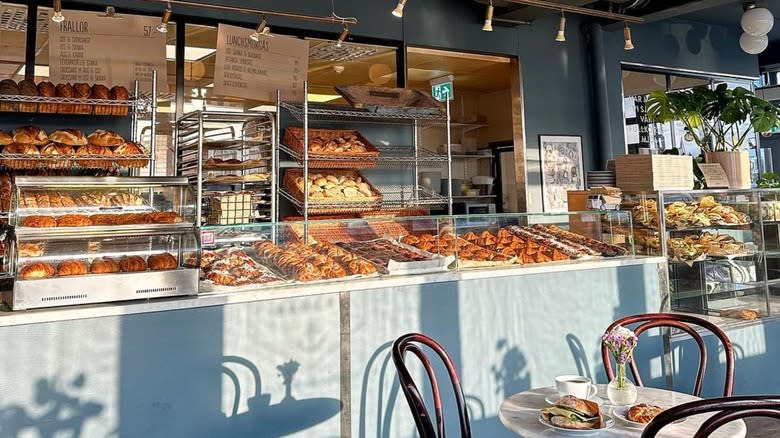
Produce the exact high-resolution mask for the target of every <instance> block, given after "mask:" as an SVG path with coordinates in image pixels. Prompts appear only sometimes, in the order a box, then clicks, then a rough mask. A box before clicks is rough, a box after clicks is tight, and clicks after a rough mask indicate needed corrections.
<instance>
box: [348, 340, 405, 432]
mask: <svg viewBox="0 0 780 438" xmlns="http://www.w3.org/2000/svg"><path fill="white" fill-rule="evenodd" d="M392 346H393V342H392V341H390V342H386V343H384V344H382V345H381V346H380V347H379V348H378V349H377V350H376V351H375V352H374V354H372V355H371V357H370V358H369V359H368V363H367V364H366V368H365V369H364V371H363V382H362V384H361V390H360V420H359V424H358V431H359V434H358V436H361V437H363V436H366V437H367V436H375V437H377V438H388V437H390V424H391V421H390V420H391V419H392V417H393V412H394V411H395V406H396V401H397V400H398V393H399V391H400V390H401V384H400V383H399V381H398V374H397V373H396V372H395V367H393V368H392V369H391V368H390V364H391V363H392V354H391V348H392ZM380 359H381V361H382V362H381V364H377V361H379V360H380ZM375 366H379V377H378V379H377V380H378V385H377V397H376V417H377V418H376V430H375V431H374V432H375V433H373V434H367V433H366V428H367V426H366V417H367V408H368V385H369V378H370V376H371V375H372V374H373V372H372V370H373V369H374V367H375ZM388 378H391V379H392V382H393V383H392V384H391V386H390V390H389V391H388V394H387V396H386V397H385V382H386V381H387V379H388Z"/></svg>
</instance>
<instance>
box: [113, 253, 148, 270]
mask: <svg viewBox="0 0 780 438" xmlns="http://www.w3.org/2000/svg"><path fill="white" fill-rule="evenodd" d="M119 267H120V268H121V269H122V272H141V271H145V270H146V260H144V259H143V257H139V256H128V257H122V259H121V260H120V261H119Z"/></svg>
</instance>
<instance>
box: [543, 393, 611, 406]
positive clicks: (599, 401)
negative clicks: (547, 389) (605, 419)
mask: <svg viewBox="0 0 780 438" xmlns="http://www.w3.org/2000/svg"><path fill="white" fill-rule="evenodd" d="M561 397H563V396H562V395H560V394H558V393H557V392H555V393H552V394H550V395H548V396H547V397H545V398H544V401H546V402H547V403H549V404H551V405H554V404H555V403H556V402H557V401H558V400H559V399H560V398H561ZM588 400H589V401H592V402H593V403H596V404H597V405H599V406H601V405H603V404H604V399H603V398H601V397H599V396H597V395H594V396H593V397H591V398H589V399H588Z"/></svg>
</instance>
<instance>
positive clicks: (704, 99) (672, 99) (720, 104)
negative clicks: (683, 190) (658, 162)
mask: <svg viewBox="0 0 780 438" xmlns="http://www.w3.org/2000/svg"><path fill="white" fill-rule="evenodd" d="M647 115H648V117H649V118H650V120H652V121H655V122H661V123H667V122H670V121H673V120H679V121H680V122H682V123H683V125H685V129H686V131H687V134H686V135H687V136H688V137H689V138H691V139H692V140H693V141H694V142H695V143H696V144H697V145H698V146H699V148H701V151H702V154H703V155H704V157H705V160H706V161H707V162H708V163H719V164H720V165H721V166H722V167H723V170H724V171H725V172H726V175H727V176H728V178H729V185H730V187H731V188H733V189H736V188H739V189H745V188H750V186H751V181H750V158H749V156H748V153H747V151H745V150H744V149H742V146H743V145H744V143H745V141H746V140H747V139H748V135H749V134H750V133H751V131H752V132H769V131H771V130H772V128H775V127H777V126H780V123H779V121H778V108H777V107H776V106H774V105H773V104H771V103H769V102H767V101H765V100H763V99H761V98H758V97H756V96H755V95H754V94H753V93H752V92H751V91H750V90H747V89H745V88H742V87H737V88H734V89H729V88H728V85H727V84H720V85H718V86H717V87H716V88H715V89H714V90H713V89H710V88H708V87H695V88H691V89H688V90H680V91H671V92H664V91H654V92H652V93H650V97H649V98H648V100H647ZM751 128H752V129H751Z"/></svg>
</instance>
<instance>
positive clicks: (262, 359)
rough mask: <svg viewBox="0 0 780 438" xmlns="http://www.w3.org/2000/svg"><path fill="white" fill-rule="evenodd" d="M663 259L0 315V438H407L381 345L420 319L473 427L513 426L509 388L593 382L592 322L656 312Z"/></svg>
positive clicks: (599, 373)
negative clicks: (450, 371)
mask: <svg viewBox="0 0 780 438" xmlns="http://www.w3.org/2000/svg"><path fill="white" fill-rule="evenodd" d="M664 269H665V264H664V263H663V261H662V259H631V260H628V261H626V262H622V263H612V264H610V263H601V264H599V263H591V264H585V265H581V266H577V267H560V268H549V269H546V270H540V271H534V270H524V269H515V270H498V271H495V272H493V271H486V272H485V271H480V272H473V273H469V272H464V273H444V274H440V275H439V276H433V277H431V278H428V279H426V280H425V281H424V282H423V281H421V280H419V279H417V280H415V278H414V277H410V278H408V279H399V280H394V281H392V282H382V281H374V282H373V283H371V282H365V283H355V284H356V285H361V287H360V288H359V289H360V290H352V291H348V290H343V288H344V286H352V284H351V283H348V284H345V285H342V286H341V289H339V286H320V287H317V288H315V289H313V288H308V289H307V288H299V289H298V290H295V291H293V290H288V291H287V292H285V293H282V292H273V291H269V292H267V296H265V297H264V298H263V296H264V295H263V293H264V292H263V291H256V292H246V293H244V295H241V294H229V295H227V294H226V295H224V296H220V295H214V296H202V297H199V298H197V299H194V300H195V301H188V300H176V301H171V302H169V303H168V305H167V306H168V310H167V311H163V310H165V309H164V308H163V307H161V306H163V304H165V303H163V304H161V303H160V302H149V303H140V304H139V303H134V304H125V305H118V306H98V307H92V308H77V309H63V310H59V311H58V310H52V311H41V312H28V313H21V314H19V313H17V314H12V315H0V346H1V347H2V352H3V360H2V371H1V372H0V373H1V374H0V394H1V395H0V436H2V437H5V436H16V435H15V434H19V436H24V437H36V436H52V435H51V434H52V433H53V432H58V433H66V432H75V434H74V435H73V436H80V437H277V436H293V437H338V436H345V437H347V436H352V437H374V436H378V437H412V436H415V433H414V426H413V422H412V419H411V417H410V414H409V410H408V408H407V406H406V402H405V400H404V399H403V395H402V393H401V392H400V390H399V387H398V384H397V377H396V374H395V369H394V367H393V365H392V362H391V360H390V357H389V345H390V343H391V342H392V340H393V339H395V338H396V337H397V336H399V335H401V334H403V333H406V332H409V331H421V332H424V333H427V334H429V335H431V336H433V337H434V338H436V339H437V340H439V341H440V342H441V343H442V344H443V345H444V347H445V348H446V349H447V351H448V352H449V353H450V354H451V356H452V357H453V359H454V361H455V363H456V364H457V366H458V369H459V371H460V375H461V378H462V382H463V387H464V391H465V393H466V394H467V398H468V400H469V406H470V408H471V412H472V424H473V428H474V432H475V435H477V436H490V437H502V436H506V437H509V436H512V435H511V434H510V433H509V432H508V431H506V430H505V429H504V428H503V427H502V426H501V424H500V422H499V420H498V418H497V410H498V406H499V404H500V403H501V401H502V400H503V399H504V398H505V397H507V396H508V395H511V394H513V393H516V392H518V391H523V390H525V389H528V388H531V387H538V386H547V385H550V384H551V382H552V380H553V377H554V376H556V375H559V374H564V373H565V374H571V373H577V374H584V375H588V376H591V377H593V378H594V379H596V380H598V381H600V382H604V380H605V378H604V373H603V370H602V364H601V359H600V355H599V337H600V335H601V334H602V333H603V330H604V328H605V327H606V326H607V325H608V324H609V323H610V322H611V321H612V320H613V319H615V318H616V317H619V316H622V315H626V314H630V313H637V312H646V311H657V310H659V309H660V308H661V293H660V290H661V284H660V281H659V278H660V276H659V270H660V272H663V270H664ZM402 280H403V281H402ZM416 283H418V284H416ZM198 300H200V301H198ZM219 303H221V304H219ZM202 306H205V307H202ZM171 309H179V310H171ZM102 315H110V316H102ZM643 339H648V341H647V342H644V343H643V346H642V348H641V352H640V354H642V357H643V358H647V360H645V362H647V363H649V364H650V365H649V367H650V368H648V369H645V370H644V371H645V374H646V375H647V376H648V381H647V383H648V384H655V385H657V386H661V387H663V386H664V382H665V380H664V377H663V372H662V369H661V363H662V360H661V356H662V354H663V350H662V348H661V342H660V340H659V339H658V338H657V337H656V339H651V338H643ZM655 341H657V342H655ZM651 344H653V345H651ZM416 371H418V372H419V369H416ZM443 391H444V393H445V394H446V395H447V396H446V397H448V398H449V397H450V392H449V391H448V390H447V389H446V387H445V388H443ZM445 403H446V405H449V403H451V400H449V399H446V400H445ZM449 407H450V408H452V406H449ZM450 411H452V410H451V409H448V408H447V407H445V412H450ZM452 412H454V411H452ZM451 421H457V419H456V418H454V417H453V416H452V415H450V416H449V417H448V423H450V424H452V425H451V426H450V430H452V432H453V433H454V431H455V430H456V429H457V424H456V423H451ZM54 436H57V435H54Z"/></svg>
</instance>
